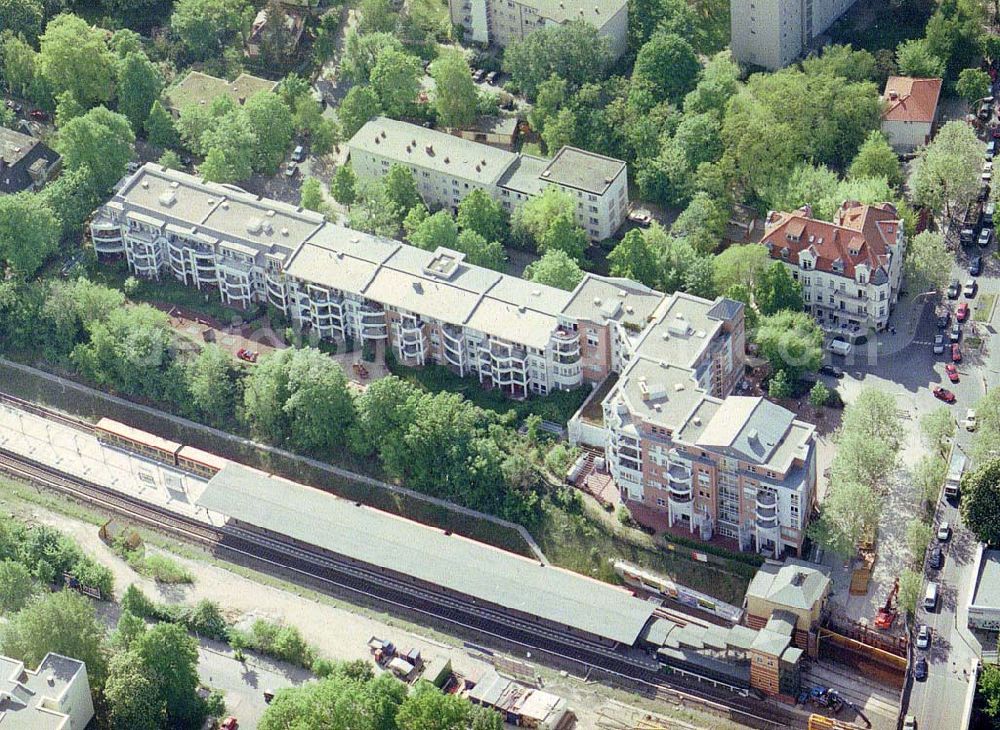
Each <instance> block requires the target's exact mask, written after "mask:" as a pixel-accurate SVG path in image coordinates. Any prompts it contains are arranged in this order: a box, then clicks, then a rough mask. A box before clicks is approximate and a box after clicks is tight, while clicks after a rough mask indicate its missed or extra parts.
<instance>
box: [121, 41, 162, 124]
mask: <svg viewBox="0 0 1000 730" xmlns="http://www.w3.org/2000/svg"><path fill="white" fill-rule="evenodd" d="M117 72H118V110H119V111H120V112H121V113H122V114H124V115H125V118H126V119H128V121H129V123H130V124H131V125H132V131H133V132H138V131H140V130H142V129H143V127H144V125H145V124H146V120H147V118H148V117H149V113H150V110H151V108H152V106H153V102H155V101H157V99H158V98H159V96H160V92H161V91H163V76H162V75H161V74H160V72H159V70H158V69H157V68H156V66H154V65H153V64H152V63H151V62H150V60H149V59H148V58H147V57H146V54H144V53H142V52H141V51H132V52H130V53H129V54H128V55H126V56H125V58H123V59H122V60H121V61H119V62H118V64H117Z"/></svg>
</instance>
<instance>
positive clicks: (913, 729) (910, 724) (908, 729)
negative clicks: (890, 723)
mask: <svg viewBox="0 0 1000 730" xmlns="http://www.w3.org/2000/svg"><path fill="white" fill-rule="evenodd" d="M903 730H917V718H915V717H914V716H913V715H907V716H906V719H905V720H903Z"/></svg>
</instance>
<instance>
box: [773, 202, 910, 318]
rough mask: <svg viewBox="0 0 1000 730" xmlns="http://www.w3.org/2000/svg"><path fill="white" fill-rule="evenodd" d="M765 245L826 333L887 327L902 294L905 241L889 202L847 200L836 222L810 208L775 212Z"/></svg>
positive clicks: (897, 215)
mask: <svg viewBox="0 0 1000 730" xmlns="http://www.w3.org/2000/svg"><path fill="white" fill-rule="evenodd" d="M761 243H762V244H763V245H765V246H766V247H767V249H768V251H769V252H770V255H771V258H773V259H775V260H777V261H781V262H782V263H783V264H785V266H787V267H788V269H789V272H790V273H791V275H792V277H793V278H794V279H795V280H796V281H798V282H799V283H800V284H801V285H802V297H803V299H804V300H805V305H806V309H808V311H809V312H810V313H811V314H812V315H813V316H814V317H815V318H816V320H817V321H818V322H819V324H820V325H821V326H822V327H823V328H824V329H826V330H828V331H839V332H846V333H851V334H858V333H860V334H866V333H867V330H868V329H869V328H871V329H874V330H876V331H881V330H884V329H885V328H886V324H887V323H888V320H889V313H890V312H891V311H892V308H893V307H894V306H895V304H896V301H897V300H898V298H899V288H900V285H901V282H902V278H903V254H904V250H905V247H906V239H905V235H904V233H903V221H902V219H901V218H900V217H899V214H898V213H897V212H896V209H895V208H893V206H892V205H891V204H889V203H880V204H878V205H862V204H861V203H858V202H855V201H847V202H845V203H844V204H843V205H841V206H840V208H839V209H838V210H837V212H836V214H835V215H834V218H833V222H832V223H827V222H826V221H820V220H816V219H815V218H813V217H812V211H811V210H810V208H809V207H808V206H806V207H804V208H800V209H799V210H797V211H796V212H794V213H777V212H771V213H769V214H768V216H767V220H766V222H765V228H764V238H763V239H762V241H761Z"/></svg>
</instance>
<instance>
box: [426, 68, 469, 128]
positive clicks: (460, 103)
mask: <svg viewBox="0 0 1000 730" xmlns="http://www.w3.org/2000/svg"><path fill="white" fill-rule="evenodd" d="M430 71H431V77H432V78H433V79H434V108H435V110H436V111H437V115H438V121H439V122H440V123H441V124H443V125H444V126H446V127H464V126H467V125H469V124H471V123H472V122H473V121H474V120H475V117H476V100H477V99H478V96H479V92H478V91H477V90H476V85H475V83H474V82H473V81H472V71H471V70H470V69H469V62H468V61H466V60H465V55H464V54H463V53H461V52H460V51H448V52H445V53H442V54H441V55H439V56H438V57H437V59H436V60H435V61H434V63H432V64H431V68H430Z"/></svg>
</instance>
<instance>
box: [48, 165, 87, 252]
mask: <svg viewBox="0 0 1000 730" xmlns="http://www.w3.org/2000/svg"><path fill="white" fill-rule="evenodd" d="M40 196H41V198H42V200H43V201H44V202H45V203H46V204H47V205H48V206H49V207H50V208H51V209H52V212H53V213H55V216H56V218H58V219H59V222H60V224H61V226H62V237H63V238H64V239H66V238H70V237H72V236H76V235H79V234H80V232H81V231H82V230H83V224H84V222H85V221H86V220H87V218H89V217H90V215H91V214H92V213H93V212H94V208H96V207H97V206H98V204H99V203H100V201H101V195H100V193H99V192H98V191H97V190H96V189H95V186H94V184H93V182H92V180H91V175H90V168H89V167H82V168H77V169H75V170H68V171H64V172H63V173H62V174H61V175H60V176H59V177H57V178H56V179H55V180H53V181H52V182H49V183H48V184H46V186H45V187H44V188H43V189H42V191H41V194H40Z"/></svg>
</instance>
